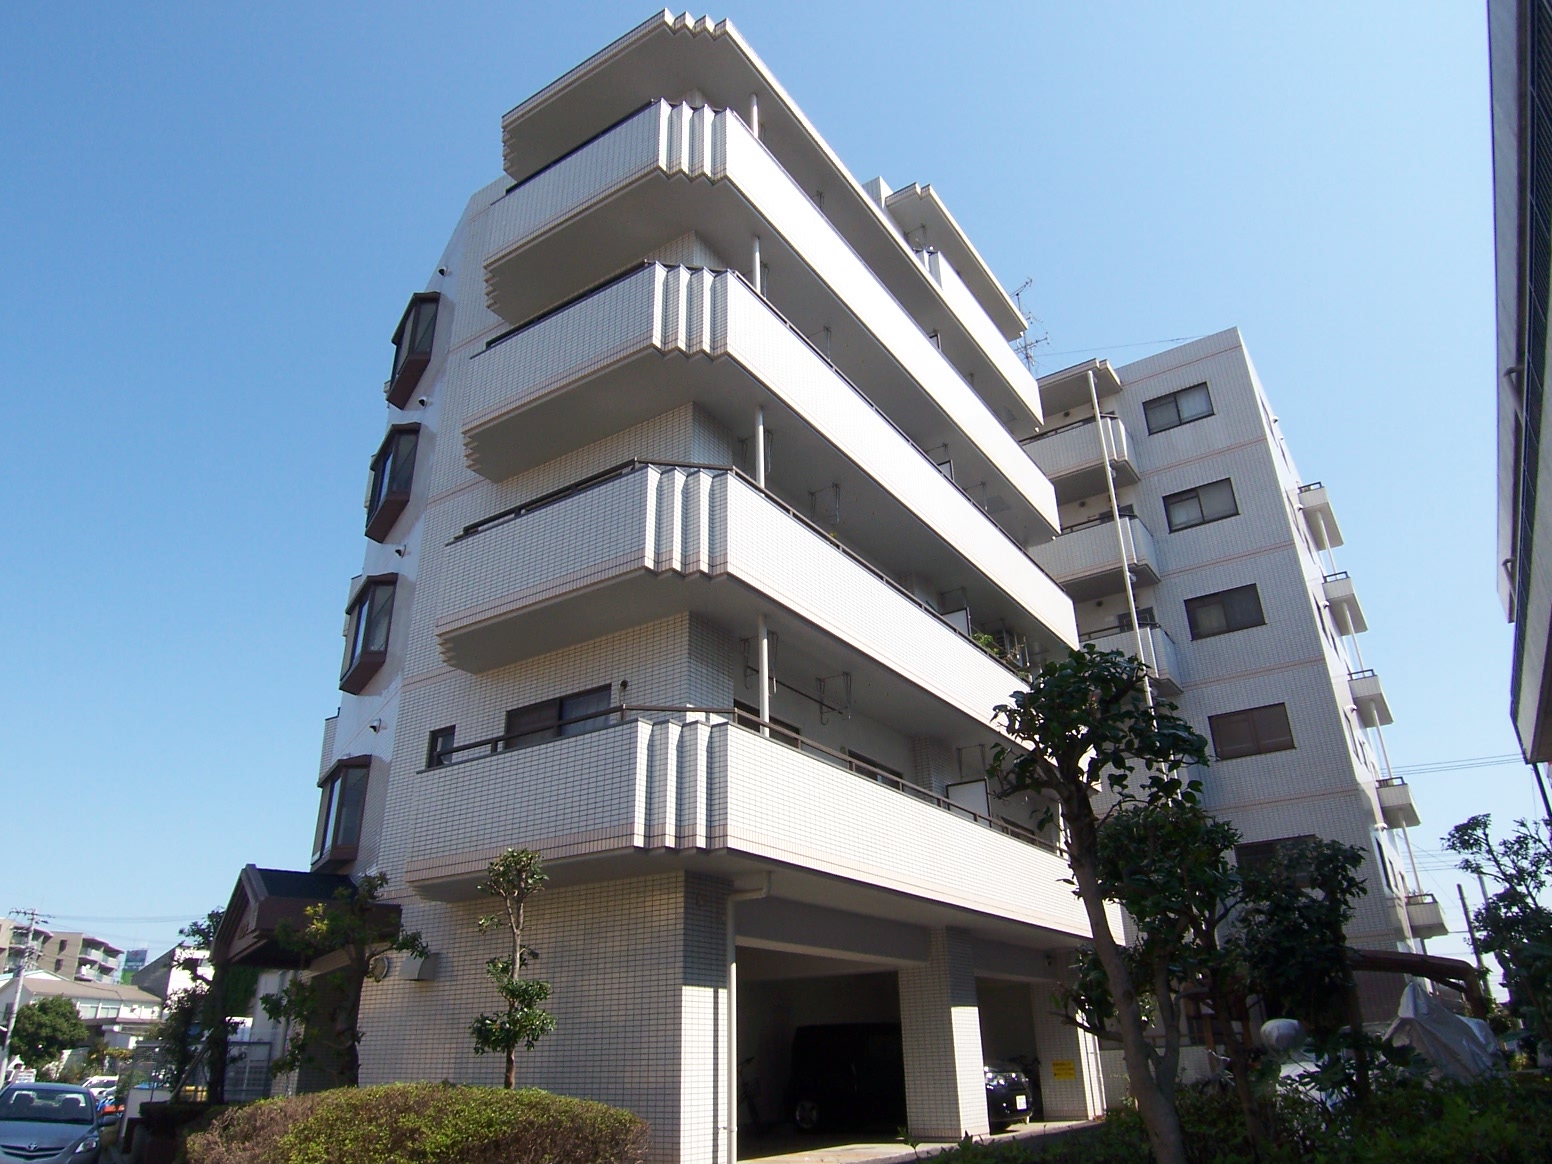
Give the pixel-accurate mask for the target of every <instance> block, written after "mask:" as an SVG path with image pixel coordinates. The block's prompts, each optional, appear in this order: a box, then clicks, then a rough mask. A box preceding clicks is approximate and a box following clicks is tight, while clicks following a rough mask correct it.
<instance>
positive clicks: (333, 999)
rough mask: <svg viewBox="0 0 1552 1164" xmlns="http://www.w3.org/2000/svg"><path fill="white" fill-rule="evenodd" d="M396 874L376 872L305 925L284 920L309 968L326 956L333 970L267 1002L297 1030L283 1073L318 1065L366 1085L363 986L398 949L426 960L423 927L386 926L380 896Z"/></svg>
mask: <svg viewBox="0 0 1552 1164" xmlns="http://www.w3.org/2000/svg"><path fill="white" fill-rule="evenodd" d="M387 882H388V878H387V877H386V876H384V875H383V874H381V873H373V874H370V875H368V876H366V877H363V878H361V880H360V881H358V882H356V883H355V884H354V885H351V886H349V887H348V888H341V889H339V890H337V891H336V892H335V894H334V897H333V900H331V901H325V902H319V903H318V904H316V905H310V906H308V907H307V910H306V914H305V916H306V923H305V924H304V925H302V926H300V927H297V926H293V925H289V924H287V923H285V922H282V923H281V924H280V926H279V927H277V930H276V935H275V938H276V942H277V943H278V944H279V945H280V947H281V948H282V949H283V950H286V951H288V952H289V953H290V954H292V955H293V956H294V957H296V958H297V960H298V961H299V962H300V963H301V964H302V965H303V966H304V967H309V966H313V965H317V964H318V963H319V962H320V961H323V964H324V966H325V967H326V968H325V969H321V970H318V971H314V972H311V973H308V972H306V971H304V974H302V975H297V976H296V977H293V978H292V979H291V981H289V982H288V983H286V985H285V988H284V989H283V990H281V991H280V992H279V993H278V994H266V995H264V996H263V997H262V998H261V999H260V1000H259V1001H260V1003H261V1004H262V1005H263V1007H264V1012H265V1014H267V1015H269V1017H270V1019H271V1020H272V1021H276V1022H279V1021H282V1020H289V1021H290V1022H291V1023H292V1024H294V1027H295V1031H294V1033H293V1034H292V1036H291V1039H290V1042H289V1044H288V1045H287V1047H286V1050H285V1052H284V1053H283V1054H282V1055H280V1056H279V1057H278V1058H276V1059H275V1060H274V1069H275V1070H276V1071H277V1072H282V1073H283V1072H288V1071H295V1070H297V1069H298V1068H300V1067H302V1066H304V1065H306V1066H311V1067H314V1068H316V1069H317V1070H318V1071H320V1072H321V1073H322V1074H323V1076H324V1077H325V1078H326V1079H327V1080H328V1081H329V1083H330V1085H331V1086H334V1087H355V1086H356V1085H357V1084H358V1083H359V1082H360V1076H361V1059H360V1055H359V1054H358V1052H357V1049H356V1048H357V1045H358V1044H359V1043H360V1042H361V1031H360V1028H359V1026H358V1022H359V1018H360V1013H361V988H362V986H363V985H364V984H365V982H366V980H367V978H368V977H369V976H370V975H371V972H372V962H373V960H374V959H376V958H378V957H379V956H381V955H383V954H386V953H389V952H391V951H399V952H402V953H407V954H414V955H416V956H418V957H422V958H423V957H425V956H426V954H427V949H426V943H425V942H424V941H423V940H422V939H421V936H420V933H419V931H415V930H410V931H405V932H402V933H401V932H390V931H389V930H388V928H387V926H386V925H385V924H384V917H383V913H382V905H381V903H379V902H378V900H377V897H378V894H379V893H381V892H382V889H383V886H384V885H386V884H387Z"/></svg>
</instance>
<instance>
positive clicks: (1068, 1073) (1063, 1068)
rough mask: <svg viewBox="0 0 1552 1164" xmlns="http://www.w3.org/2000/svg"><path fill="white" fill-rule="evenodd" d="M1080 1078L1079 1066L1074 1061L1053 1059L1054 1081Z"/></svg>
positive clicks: (1052, 1074) (1052, 1071)
mask: <svg viewBox="0 0 1552 1164" xmlns="http://www.w3.org/2000/svg"><path fill="white" fill-rule="evenodd" d="M1077 1077H1078V1064H1077V1061H1076V1060H1074V1059H1052V1060H1051V1078H1052V1079H1076V1078H1077Z"/></svg>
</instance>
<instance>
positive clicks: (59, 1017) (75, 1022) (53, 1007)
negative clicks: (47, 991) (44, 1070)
mask: <svg viewBox="0 0 1552 1164" xmlns="http://www.w3.org/2000/svg"><path fill="white" fill-rule="evenodd" d="M90 1038H91V1033H90V1032H89V1031H88V1030H87V1029H86V1024H85V1023H83V1022H82V1021H81V1015H80V1012H79V1011H77V1010H76V1009H75V1003H73V1002H71V1001H70V1000H69V999H68V998H59V997H57V996H56V997H53V998H40V999H38V1000H37V1001H36V1002H29V1003H28V1004H27V1005H26V1006H24V1007H22V1008H21V1009H20V1010H18V1011H17V1012H16V1029H15V1030H14V1031H13V1032H12V1033H11V1054H13V1055H17V1056H20V1058H21V1061H22V1062H23V1063H24V1064H26V1065H27V1066H28V1067H32V1068H34V1069H36V1068H39V1067H45V1066H47V1065H48V1064H50V1063H52V1062H53V1061H54V1060H55V1059H57V1058H59V1056H60V1055H62V1054H63V1053H64V1052H66V1051H69V1050H71V1049H72V1048H74V1047H84V1046H85V1045H86V1043H87V1042H88V1040H90Z"/></svg>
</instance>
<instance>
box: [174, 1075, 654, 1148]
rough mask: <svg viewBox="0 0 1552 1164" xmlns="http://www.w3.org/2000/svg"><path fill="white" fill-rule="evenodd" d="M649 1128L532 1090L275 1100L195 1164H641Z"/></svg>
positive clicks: (337, 1093) (397, 1089)
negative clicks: (342, 1162) (341, 1163)
mask: <svg viewBox="0 0 1552 1164" xmlns="http://www.w3.org/2000/svg"><path fill="white" fill-rule="evenodd" d="M646 1134H647V1125H646V1123H645V1121H643V1120H642V1119H640V1118H639V1117H637V1116H635V1115H633V1114H632V1113H630V1112H628V1111H622V1110H620V1109H619V1108H613V1107H608V1106H606V1105H604V1104H601V1103H592V1102H590V1101H588V1100H583V1099H572V1098H569V1097H567V1096H562V1095H551V1094H550V1093H549V1092H546V1091H537V1090H533V1089H527V1090H523V1091H505V1090H497V1089H495V1088H490V1087H455V1086H452V1085H450V1084H435V1083H395V1084H390V1085H388V1086H385V1087H360V1088H355V1087H342V1088H338V1089H336V1090H333V1091H321V1092H317V1093H315V1094H313V1095H301V1096H296V1097H295V1098H291V1099H271V1100H265V1101H264V1102H262V1103H254V1104H248V1105H247V1106H245V1107H242V1108H239V1109H237V1110H234V1111H230V1112H227V1113H226V1114H225V1115H223V1116H222V1117H221V1118H220V1119H218V1120H216V1121H215V1123H214V1124H213V1125H211V1128H210V1130H209V1131H208V1132H206V1133H204V1134H203V1135H197V1136H191V1137H190V1138H189V1145H188V1151H189V1161H190V1164H335V1162H336V1161H349V1162H350V1164H637V1162H638V1161H640V1160H641V1158H642V1156H643V1154H644V1151H645V1146H646Z"/></svg>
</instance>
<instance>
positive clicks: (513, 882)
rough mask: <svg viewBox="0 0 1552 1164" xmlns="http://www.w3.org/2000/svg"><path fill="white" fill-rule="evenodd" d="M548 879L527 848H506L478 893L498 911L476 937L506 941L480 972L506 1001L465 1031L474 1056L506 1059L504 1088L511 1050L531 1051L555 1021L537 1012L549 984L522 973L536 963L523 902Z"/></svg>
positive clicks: (513, 1069) (513, 1067)
mask: <svg viewBox="0 0 1552 1164" xmlns="http://www.w3.org/2000/svg"><path fill="white" fill-rule="evenodd" d="M547 880H549V877H548V875H547V874H546V873H545V872H544V866H543V864H542V863H541V862H540V860H539V854H538V853H535V852H533V851H532V850H531V849H507V850H506V851H505V852H503V853H502V854H501V855H500V856H499V857H497V858H496V859H495V860H493V861H492V862H491V863H490V865H489V866H488V867H487V868H486V870H485V880H484V882H483V883H482V884H481V885H480V887H479V889H480V892H481V893H487V894H489V895H490V896H492V897H497V898H500V899H501V906H502V910H501V912H500V913H492V914H487V915H486V916H484V917H482V918H480V920H479V922H478V925H479V931H480V933H482V934H483V933H487V932H489V931H490V930H501V931H504V932H505V934H506V935H507V937H508V938H509V940H510V943H511V944H510V949H509V950H508V952H507V953H505V954H502V955H498V956H496V957H493V958H489V959H487V960H486V962H485V974H486V977H488V978H489V979H490V980H491V982H493V983H495V986H496V990H497V991H498V992H499V993H500V995H501V998H502V1000H503V1001H504V1002H505V1003H506V1009H505V1010H504V1011H498V1012H496V1013H494V1014H482V1015H480V1017H479V1018H477V1019H475V1020H474V1022H473V1024H472V1025H471V1026H470V1027H469V1034H470V1035H471V1036H473V1038H474V1052H475V1054H477V1055H484V1054H486V1053H488V1052H493V1051H500V1052H502V1053H503V1054H504V1055H505V1056H506V1075H505V1086H506V1087H508V1088H511V1087H514V1086H516V1083H517V1048H518V1047H519V1046H522V1047H523V1048H524V1049H525V1050H529V1051H532V1050H533V1049H534V1046H535V1045H536V1044H537V1043H538V1042H539V1040H540V1039H541V1038H543V1037H544V1036H545V1035H547V1034H549V1033H550V1032H551V1031H553V1030H554V1029H555V1019H554V1017H553V1016H552V1015H551V1014H550V1013H549V1012H548V1011H546V1010H544V1009H543V1004H544V1002H545V1001H546V1000H547V999H548V998H549V997H550V984H549V983H548V982H545V981H543V980H541V979H537V978H525V977H524V976H523V970H524V968H525V967H526V966H527V965H528V963H530V962H533V961H537V960H538V955H537V954H536V953H535V952H534V950H533V948H532V947H531V946H527V945H524V943H523V914H524V909H525V907H526V906H527V904H528V899H529V898H530V897H532V896H533V895H534V894H535V893H537V892H539V890H541V889H543V888H544V883H545V882H546V881H547Z"/></svg>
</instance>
